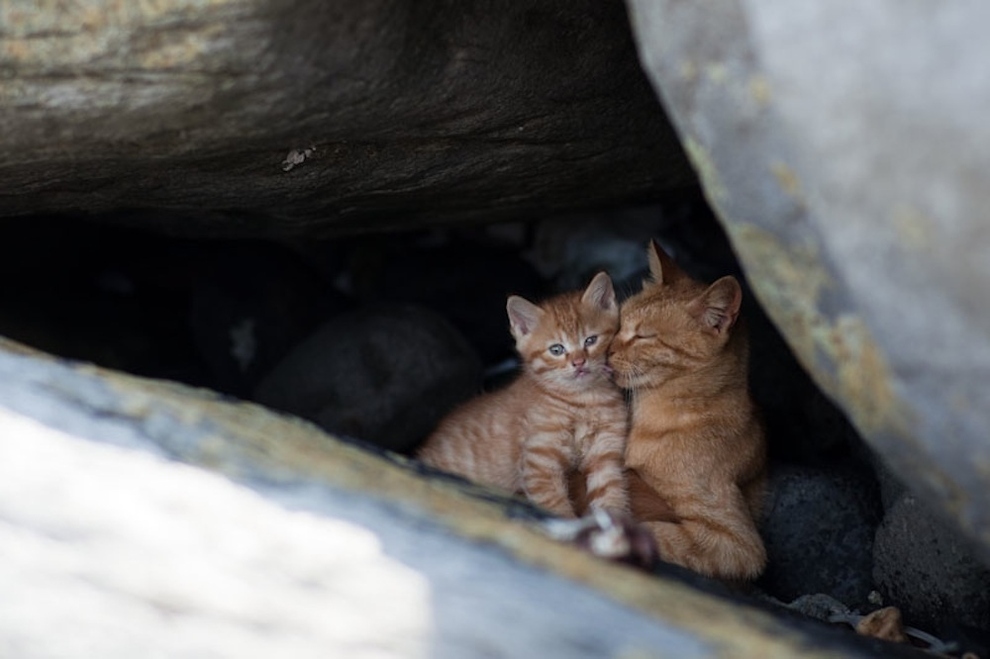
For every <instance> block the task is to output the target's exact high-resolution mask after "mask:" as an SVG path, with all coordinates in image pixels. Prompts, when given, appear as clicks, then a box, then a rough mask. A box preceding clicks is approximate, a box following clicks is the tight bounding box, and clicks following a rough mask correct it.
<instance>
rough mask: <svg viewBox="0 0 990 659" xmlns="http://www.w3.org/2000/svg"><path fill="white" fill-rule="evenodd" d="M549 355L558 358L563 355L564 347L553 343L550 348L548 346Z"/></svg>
mask: <svg viewBox="0 0 990 659" xmlns="http://www.w3.org/2000/svg"><path fill="white" fill-rule="evenodd" d="M550 354H551V355H553V356H554V357H560V356H561V355H562V354H564V346H562V345H560V344H559V343H554V344H553V345H552V346H550Z"/></svg>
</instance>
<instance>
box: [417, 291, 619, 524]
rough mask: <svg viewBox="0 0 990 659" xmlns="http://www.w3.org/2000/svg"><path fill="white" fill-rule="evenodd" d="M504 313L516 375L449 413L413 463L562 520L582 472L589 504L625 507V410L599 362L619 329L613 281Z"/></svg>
mask: <svg viewBox="0 0 990 659" xmlns="http://www.w3.org/2000/svg"><path fill="white" fill-rule="evenodd" d="M506 311H507V312H508V315H509V325H510V330H511V332H512V336H513V337H514V338H515V340H516V350H517V351H518V352H519V355H520V357H521V358H522V362H523V370H522V373H521V374H520V375H519V377H518V378H517V379H516V380H515V381H513V382H512V384H510V385H509V386H507V387H506V388H504V389H501V390H498V391H495V392H492V393H488V394H483V395H482V396H480V397H478V398H475V399H473V400H470V401H468V402H467V403H465V404H464V405H462V406H461V407H459V408H457V409H455V410H454V411H453V412H452V413H451V414H450V415H448V416H447V417H446V418H444V419H443V421H441V422H440V424H439V426H438V427H437V429H436V430H435V431H434V432H433V434H432V435H431V436H430V437H429V438H428V439H427V440H426V442H425V443H424V445H423V446H422V447H421V448H420V450H419V451H418V453H417V455H416V457H418V458H419V459H420V460H422V461H423V462H425V463H427V464H429V465H432V466H434V467H438V468H440V469H444V470H446V471H451V472H454V473H457V474H460V475H462V476H465V477H466V478H468V479H470V480H473V481H477V482H481V483H485V484H487V485H492V486H495V487H498V488H502V489H504V490H508V491H509V492H512V493H517V494H518V493H521V494H524V495H525V496H526V497H527V498H529V499H530V500H531V501H532V502H534V503H536V504H538V505H540V506H543V507H544V508H546V509H547V510H549V511H550V512H552V513H554V514H555V515H558V516H561V517H574V516H575V513H576V512H584V511H583V510H580V511H575V508H574V502H573V500H572V498H571V496H570V493H569V490H568V479H569V478H573V477H574V474H580V480H581V481H582V484H583V485H584V487H585V488H586V490H587V495H586V498H585V501H587V503H588V507H589V508H591V509H603V510H612V511H616V512H622V511H627V510H628V497H627V494H626V483H625V478H624V473H623V466H622V455H623V450H624V447H625V440H626V432H627V429H628V421H627V416H628V413H627V409H626V405H625V401H624V399H623V395H622V392H621V390H620V389H619V388H618V387H616V386H615V384H613V383H612V381H611V379H610V370H609V369H608V366H607V364H606V361H605V357H606V353H607V351H608V344H609V342H610V341H611V340H612V337H613V336H614V334H615V332H616V330H617V329H618V327H619V309H618V304H617V303H616V300H615V291H614V290H613V288H612V280H611V279H610V278H609V276H608V275H607V274H605V273H604V272H601V273H599V274H598V275H596V276H595V277H594V279H592V280H591V283H590V284H588V287H587V288H586V289H585V290H584V291H583V292H581V291H575V292H572V293H565V294H563V295H560V296H557V297H555V298H551V299H550V300H547V301H545V302H543V303H542V304H539V305H536V304H533V303H532V302H529V301H528V300H525V299H523V298H521V297H519V296H515V295H514V296H512V297H510V298H509V299H508V302H507V304H506Z"/></svg>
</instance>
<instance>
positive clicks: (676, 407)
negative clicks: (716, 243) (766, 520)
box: [609, 242, 766, 580]
mask: <svg viewBox="0 0 990 659" xmlns="http://www.w3.org/2000/svg"><path fill="white" fill-rule="evenodd" d="M649 259H650V274H651V277H652V281H646V282H644V283H643V290H642V291H640V292H639V293H637V294H636V295H634V296H633V297H631V298H629V299H628V300H627V301H626V302H625V303H624V304H623V305H622V312H621V326H620V329H619V332H618V334H617V335H616V336H615V339H614V340H613V341H612V344H611V346H610V348H609V363H610V365H611V366H612V368H613V369H614V371H615V381H616V383H617V384H618V385H619V386H621V387H624V388H626V389H629V390H631V392H632V418H631V427H630V434H629V439H628V441H627V444H626V453H625V461H626V466H627V468H628V472H627V477H628V480H629V493H630V505H631V510H632V514H633V518H634V519H635V520H636V521H637V522H641V523H643V524H644V525H645V526H646V527H647V528H648V529H649V530H650V531H651V532H652V533H653V535H654V537H655V539H656V541H657V548H658V550H659V552H660V557H661V558H662V559H664V560H666V561H669V562H672V563H676V564H678V565H682V566H684V567H687V568H689V569H692V570H694V571H696V572H699V573H701V574H704V575H707V576H712V577H716V578H722V579H727V580H751V579H755V578H756V577H757V576H759V574H760V572H762V570H763V568H764V566H765V564H766V550H765V549H764V546H763V542H762V540H761V539H760V535H759V533H758V531H757V529H756V523H755V518H756V517H757V516H758V514H759V509H760V502H761V498H762V492H763V488H764V484H765V480H766V473H765V472H766V440H765V437H764V429H763V424H762V421H761V419H760V417H759V413H758V411H757V409H756V406H755V404H754V403H753V400H752V398H751V397H750V394H749V390H748V386H747V359H748V352H749V346H748V341H747V337H746V333H745V329H744V328H743V327H742V326H741V322H739V306H740V304H741V302H742V289H741V288H740V286H739V282H737V281H736V280H735V279H734V278H733V277H722V278H721V279H719V280H718V281H716V282H715V283H714V284H712V285H711V286H705V285H703V284H701V283H699V282H697V281H694V280H692V279H691V278H690V277H688V275H687V274H686V273H684V272H683V271H682V270H681V269H680V268H678V267H677V265H676V264H675V263H674V262H673V260H672V259H671V258H670V257H669V256H668V255H667V254H666V253H665V252H664V251H663V250H662V249H661V248H660V246H659V245H657V244H656V243H655V242H654V243H653V244H652V245H651V247H650V249H649Z"/></svg>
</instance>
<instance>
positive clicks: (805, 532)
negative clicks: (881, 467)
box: [760, 465, 911, 608]
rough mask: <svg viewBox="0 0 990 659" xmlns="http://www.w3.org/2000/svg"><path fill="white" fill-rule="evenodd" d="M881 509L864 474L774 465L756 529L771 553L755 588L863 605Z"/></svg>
mask: <svg viewBox="0 0 990 659" xmlns="http://www.w3.org/2000/svg"><path fill="white" fill-rule="evenodd" d="M882 514H883V510H882V508H881V504H880V493H879V486H878V485H877V483H876V481H875V480H874V479H873V478H872V474H870V473H869V472H868V471H865V470H862V471H861V470H856V469H850V468H836V467H832V468H810V467H795V466H785V465H777V466H775V467H774V468H773V469H772V470H771V477H770V484H769V488H768V495H767V501H766V508H765V511H764V521H763V523H762V524H761V527H760V533H761V535H762V536H763V539H764V542H765V543H766V546H767V554H768V556H769V562H768V564H767V569H766V572H765V573H764V575H763V577H762V578H761V579H760V585H761V587H762V588H764V589H765V590H766V591H767V592H768V593H770V594H771V595H773V596H774V597H776V598H777V599H780V600H783V601H791V600H793V599H796V598H798V597H800V596H802V595H805V594H808V593H816V594H824V595H828V596H830V597H832V598H834V599H836V600H839V601H840V602H843V603H844V604H845V605H846V606H847V607H849V608H858V607H861V606H862V605H864V604H866V602H867V598H868V596H869V594H870V591H872V590H873V537H874V535H875V533H876V528H877V525H878V524H879V523H880V519H881V516H882ZM902 586H903V587H904V588H910V587H911V584H902Z"/></svg>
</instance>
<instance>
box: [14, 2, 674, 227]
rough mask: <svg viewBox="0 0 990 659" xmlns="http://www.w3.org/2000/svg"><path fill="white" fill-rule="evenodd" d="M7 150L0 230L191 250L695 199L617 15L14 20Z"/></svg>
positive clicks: (378, 9) (323, 11)
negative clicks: (33, 217)
mask: <svg viewBox="0 0 990 659" xmlns="http://www.w3.org/2000/svg"><path fill="white" fill-rule="evenodd" d="M0 133H2V134H3V136H4V139H3V140H2V142H0V216H10V215H18V214H37V213H43V212H51V211H82V212H89V213H101V214H106V213H110V212H118V213H119V214H118V216H117V220H118V221H121V222H130V223H133V224H140V225H155V226H160V227H163V228H165V229H167V230H169V231H172V232H182V233H185V234H190V235H209V234H218V235H273V236H285V235H291V234H298V233H305V234H308V235H312V234H313V233H320V232H329V231H340V230H344V229H346V230H357V229H370V228H373V227H378V228H381V227H388V226H401V227H404V228H408V227H410V226H412V225H416V224H417V223H420V224H421V223H424V222H437V221H443V220H446V221H450V220H452V219H458V220H463V219H465V218H480V219H498V218H502V219H505V218H512V219H516V218H517V217H518V216H519V215H520V214H525V213H546V212H552V211H554V210H560V209H564V208H580V207H584V206H587V205H589V204H601V203H621V202H623V201H628V200H635V199H643V198H648V197H651V196H655V195H656V194H658V193H659V192H662V191H663V190H666V189H669V188H671V187H674V186H678V185H684V184H686V183H690V182H693V180H694V177H693V174H692V173H691V169H690V167H689V166H688V164H687V160H686V159H685V158H684V155H683V152H682V150H681V148H680V146H679V144H678V141H677V138H676V136H675V134H674V132H673V130H672V129H671V127H670V125H669V124H668V123H667V121H666V119H665V117H664V116H663V113H662V112H660V111H659V110H658V104H657V101H656V97H655V96H654V94H653V91H652V90H651V88H650V85H649V82H648V81H647V80H646V78H645V76H644V75H643V73H642V71H641V69H640V67H639V64H638V61H637V59H636V53H635V48H634V45H633V43H632V40H631V37H630V35H629V31H628V21H627V16H626V13H625V8H624V6H623V4H622V2H621V0H606V1H604V2H603V1H600V0H580V1H577V2H574V1H564V0H553V1H552V2H511V1H506V0H503V1H499V2H494V3H493V2H479V1H473V0H472V1H469V2H461V3H456V4H451V3H445V2H435V1H430V0H428V1H426V2H420V1H418V0H371V1H366V0H346V1H337V2H333V3H327V2H323V1H322V0H292V1H290V2H274V1H272V0H211V1H208V2H193V1H190V0H167V1H165V2H140V3H122V2H114V1H110V0H82V1H80V2H72V3H50V2H49V3H40V4H39V3H38V2H35V1H34V0H12V1H10V2H4V3H3V4H2V6H0ZM139 209H144V210H146V211H148V212H146V213H136V212H133V211H136V210H139ZM125 211H130V212H125Z"/></svg>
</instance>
